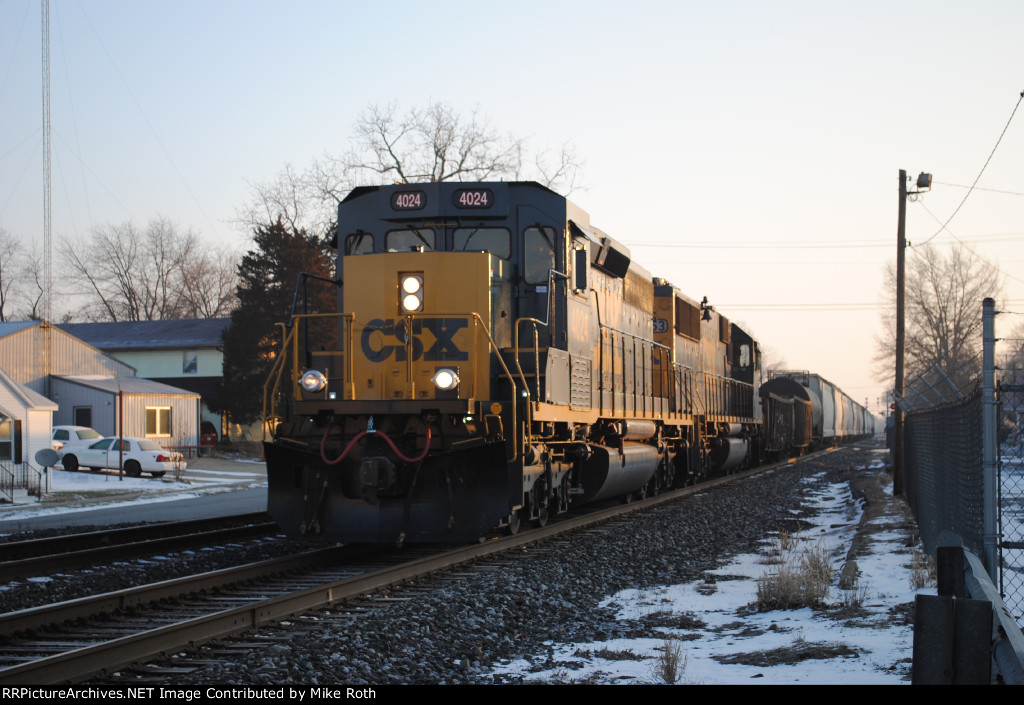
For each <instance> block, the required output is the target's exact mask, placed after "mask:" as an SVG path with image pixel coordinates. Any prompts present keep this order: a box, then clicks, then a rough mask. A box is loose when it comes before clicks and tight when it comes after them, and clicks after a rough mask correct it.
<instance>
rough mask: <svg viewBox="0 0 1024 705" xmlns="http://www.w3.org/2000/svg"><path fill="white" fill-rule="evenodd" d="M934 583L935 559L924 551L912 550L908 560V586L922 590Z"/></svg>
mask: <svg viewBox="0 0 1024 705" xmlns="http://www.w3.org/2000/svg"><path fill="white" fill-rule="evenodd" d="M933 585H935V560H934V559H933V558H932V557H931V556H929V555H928V554H926V553H921V552H920V551H914V554H913V556H912V558H911V561H910V587H911V588H912V589H914V590H922V589H924V588H926V587H931V586H933Z"/></svg>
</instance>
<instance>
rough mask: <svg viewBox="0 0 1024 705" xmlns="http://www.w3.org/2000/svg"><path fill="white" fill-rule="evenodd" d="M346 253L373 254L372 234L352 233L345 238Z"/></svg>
mask: <svg viewBox="0 0 1024 705" xmlns="http://www.w3.org/2000/svg"><path fill="white" fill-rule="evenodd" d="M345 254H346V255H369V254H373V235H371V234H370V233H352V234H351V235H349V236H348V237H347V238H345Z"/></svg>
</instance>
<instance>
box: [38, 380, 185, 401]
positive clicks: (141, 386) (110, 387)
mask: <svg viewBox="0 0 1024 705" xmlns="http://www.w3.org/2000/svg"><path fill="white" fill-rule="evenodd" d="M54 377H55V378H56V379H62V380H65V381H67V382H71V383H73V384H81V385H82V386H84V387H92V388H93V389H99V390H100V391H103V392H110V393H111V394H117V393H118V392H124V393H125V394H159V395H162V396H179V397H195V398H197V399H198V398H199V395H198V394H196V393H195V392H190V391H188V390H187V389H181V388H179V387H172V386H171V385H169V384H162V383H160V382H154V381H153V380H151V379H143V378H142V377H104V376H101V375H54Z"/></svg>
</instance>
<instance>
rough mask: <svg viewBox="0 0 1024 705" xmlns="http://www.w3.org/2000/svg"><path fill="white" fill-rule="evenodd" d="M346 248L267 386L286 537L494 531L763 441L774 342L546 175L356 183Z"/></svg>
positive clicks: (668, 479) (644, 488)
mask: <svg viewBox="0 0 1024 705" xmlns="http://www.w3.org/2000/svg"><path fill="white" fill-rule="evenodd" d="M337 244H338V263H337V279H338V284H339V295H338V310H337V312H336V313H330V314H308V315H295V316H293V318H292V320H291V322H290V324H289V325H288V326H287V331H286V340H285V345H284V347H283V350H282V354H281V355H280V356H278V359H277V360H276V366H275V369H274V372H273V373H272V375H271V378H270V380H269V381H268V384H267V388H266V394H265V399H266V407H267V408H266V409H265V417H266V418H267V419H268V422H269V424H270V425H271V426H272V428H273V437H272V439H271V440H270V441H268V442H266V443H265V457H266V460H267V474H268V485H269V496H268V508H269V511H270V513H271V515H272V516H273V517H274V518H275V519H276V520H277V521H278V523H279V524H280V525H281V526H282V528H284V529H285V530H286V531H287V532H289V533H292V534H296V535H303V536H307V537H316V538H321V539H324V540H331V541H355V542H417V541H420V542H422V541H451V540H454V541H464V540H476V539H477V538H479V537H480V536H482V535H485V534H487V533H488V532H491V531H494V530H496V529H503V530H506V531H512V532H514V531H516V530H517V529H518V528H519V526H520V525H521V524H522V523H523V522H533V523H534V524H543V523H545V522H546V521H547V519H548V518H549V517H550V516H551V515H553V514H558V513H562V512H565V511H567V510H568V509H569V508H570V507H572V506H576V505H580V504H584V503H587V502H593V501H597V500H601V499H607V498H615V497H622V498H626V499H628V498H631V497H638V496H643V495H645V494H647V493H650V492H658V491H660V490H662V489H664V488H669V487H674V486H678V485H681V484H684V483H688V482H695V481H697V480H699V479H700V478H702V477H704V476H706V475H707V474H709V473H713V472H729V471H731V470H735V469H737V468H740V467H743V466H746V465H749V464H751V463H752V462H755V461H756V460H757V459H758V458H759V457H760V455H761V453H762V449H761V436H762V433H761V426H762V417H761V398H760V397H759V396H758V395H756V394H755V385H756V383H757V382H758V380H759V378H760V354H759V350H758V346H757V343H756V341H754V339H753V338H752V337H751V336H750V335H748V334H747V333H746V332H745V331H743V330H742V329H741V328H740V327H738V326H736V325H735V324H733V323H731V322H730V321H729V320H728V319H726V318H725V317H723V316H720V315H719V314H718V312H717V311H715V310H714V309H713V308H712V307H711V306H708V305H707V303H706V301H704V302H700V303H698V302H697V301H695V300H694V299H691V298H688V297H687V296H686V295H684V294H683V293H682V292H681V290H680V289H679V288H677V287H676V286H674V285H673V284H671V283H669V282H667V281H665V280H664V279H660V278H655V277H652V275H651V274H650V273H649V272H647V271H646V270H645V269H643V268H642V267H640V266H639V265H638V264H637V263H635V262H633V259H632V256H631V254H630V252H629V250H628V249H627V248H626V247H624V246H623V245H622V244H621V243H619V242H618V241H616V240H615V239H613V238H612V237H610V236H609V235H607V234H605V233H603V232H602V231H601V230H599V229H597V228H596V227H594V226H593V225H592V224H591V222H590V216H589V215H588V214H587V213H586V212H585V211H583V210H582V209H580V208H579V207H577V206H576V205H575V204H573V203H572V202H571V201H569V200H567V199H565V198H564V197H562V196H559V195H558V194H556V193H554V192H553V191H550V190H549V189H547V188H545V187H543V186H541V185H539V184H536V183H532V182H515V183H507V182H503V183H450V182H441V183H429V184H397V185H391V186H371V187H361V188H356V189H355V190H353V191H352V192H351V193H350V194H349V195H348V196H347V197H346V198H345V199H344V200H343V201H342V202H341V203H340V204H339V207H338V241H337ZM324 326H329V327H330V334H327V333H324V332H323V327H324ZM318 331H319V332H318Z"/></svg>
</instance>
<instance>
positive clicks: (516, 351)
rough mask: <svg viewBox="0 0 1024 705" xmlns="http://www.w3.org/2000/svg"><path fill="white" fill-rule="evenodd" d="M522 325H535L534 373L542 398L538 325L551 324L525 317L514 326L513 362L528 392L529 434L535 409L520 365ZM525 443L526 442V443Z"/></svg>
mask: <svg viewBox="0 0 1024 705" xmlns="http://www.w3.org/2000/svg"><path fill="white" fill-rule="evenodd" d="M520 323H533V324H534V325H533V354H534V362H533V372H534V376H535V377H536V378H537V396H538V397H539V396H540V350H539V349H538V348H539V346H540V341H539V339H538V337H537V324H538V323H539V324H540V325H542V326H545V327H548V326H549V324H548V323H547V322H546V321H542V320H540V319H537V318H529V317H525V316H524V317H523V318H519V319H516V322H515V325H514V326H512V360H513V361H514V362H515V363H516V372H518V373H519V379H521V380H522V381H523V390H524V391H525V392H526V412H527V418H526V423H527V429H528V431H527V433H529V432H530V431H529V429H532V428H533V407H532V406H531V404H530V385H529V384H527V382H526V375H525V374H524V373H523V366H522V365H520V364H519V324H520ZM524 442H525V441H524Z"/></svg>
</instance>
